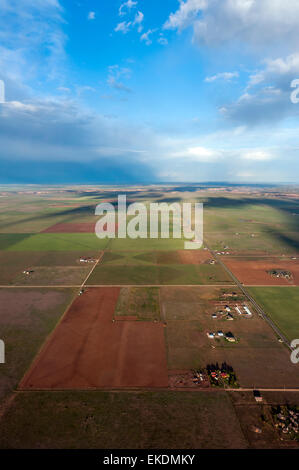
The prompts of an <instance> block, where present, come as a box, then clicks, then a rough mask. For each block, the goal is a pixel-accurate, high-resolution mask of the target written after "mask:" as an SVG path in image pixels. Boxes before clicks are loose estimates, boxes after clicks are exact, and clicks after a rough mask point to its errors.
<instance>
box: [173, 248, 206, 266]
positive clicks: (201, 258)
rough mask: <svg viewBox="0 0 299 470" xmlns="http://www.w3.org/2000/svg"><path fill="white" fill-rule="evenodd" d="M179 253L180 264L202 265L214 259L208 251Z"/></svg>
mask: <svg viewBox="0 0 299 470" xmlns="http://www.w3.org/2000/svg"><path fill="white" fill-rule="evenodd" d="M178 253H179V257H180V264H202V263H207V262H209V261H211V260H212V259H213V256H212V255H211V253H210V252H209V251H208V250H191V251H188V250H180V251H179V252H178Z"/></svg>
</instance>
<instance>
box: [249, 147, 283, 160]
mask: <svg viewBox="0 0 299 470" xmlns="http://www.w3.org/2000/svg"><path fill="white" fill-rule="evenodd" d="M241 156H242V158H244V159H245V160H254V161H268V160H273V158H275V157H274V155H273V154H271V152H270V151H266V150H261V149H251V150H247V151H245V152H242V153H241Z"/></svg>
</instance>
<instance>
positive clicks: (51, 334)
mask: <svg viewBox="0 0 299 470" xmlns="http://www.w3.org/2000/svg"><path fill="white" fill-rule="evenodd" d="M76 296H77V293H75V292H74V295H73V296H72V298H71V300H70V302H69V303H68V305H67V307H66V309H65V311H64V313H63V314H62V315H61V317H60V318H59V320H58V322H57V323H56V325H55V326H54V328H53V330H52V331H50V333H49V334H48V335H47V336H46V338H45V340H44V341H43V343H42V344H41V346H40V348H39V349H38V351H37V353H36V354H35V356H34V358H33V359H32V361H31V362H30V364H29V366H28V368H27V370H26V372H25V373H24V375H23V376H22V377H21V379H20V380H19V382H18V385H17V387H16V391H18V390H19V387H20V386H21V384H22V383H23V382H24V380H25V379H26V378H27V376H28V375H29V373H30V372H31V371H32V370H33V368H34V367H35V366H36V364H37V362H38V360H39V358H40V355H41V353H42V352H43V350H44V349H45V348H46V346H47V345H48V344H49V342H50V339H51V338H52V336H53V335H54V333H55V331H56V329H57V328H58V327H59V325H60V324H61V323H62V321H63V320H64V318H65V317H66V315H67V313H68V311H69V309H70V308H71V306H72V305H73V302H74V300H75V298H76Z"/></svg>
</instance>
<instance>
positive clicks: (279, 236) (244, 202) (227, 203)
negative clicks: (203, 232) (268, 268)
mask: <svg viewBox="0 0 299 470" xmlns="http://www.w3.org/2000/svg"><path fill="white" fill-rule="evenodd" d="M199 202H203V203H204V207H206V208H208V209H240V210H242V211H243V209H244V212H243V214H245V213H246V212H245V211H246V208H248V207H249V206H251V207H252V206H264V207H265V206H266V207H269V208H271V209H277V210H279V211H281V212H282V213H283V214H285V215H286V216H287V217H290V219H289V221H290V224H289V227H287V228H286V230H285V231H281V230H278V229H277V228H275V227H274V225H272V226H271V227H267V226H265V231H266V232H268V233H269V234H271V236H272V237H274V238H275V239H276V240H278V241H280V242H281V243H283V244H285V245H287V246H288V247H289V248H291V249H292V250H294V251H299V200H298V199H297V200H296V199H290V200H284V199H278V198H277V199H274V198H273V199H270V198H269V199H268V198H265V199H264V198H255V197H252V198H250V197H246V198H227V197H211V198H203V199H202V200H199ZM290 226H291V228H290ZM292 234H293V235H292Z"/></svg>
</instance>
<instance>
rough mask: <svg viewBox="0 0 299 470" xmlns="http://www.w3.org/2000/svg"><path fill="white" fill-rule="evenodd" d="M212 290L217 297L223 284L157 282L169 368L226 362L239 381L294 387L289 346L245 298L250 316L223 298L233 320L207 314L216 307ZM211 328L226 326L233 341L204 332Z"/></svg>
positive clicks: (295, 378)
mask: <svg viewBox="0 0 299 470" xmlns="http://www.w3.org/2000/svg"><path fill="white" fill-rule="evenodd" d="M232 290H233V289H232ZM226 291H227V289H226ZM217 292H218V299H219V298H222V292H223V289H219V288H218V289H217V288H207V287H199V288H186V287H185V288H183V287H176V288H175V289H174V288H171V287H163V288H161V294H160V296H161V309H162V315H164V316H165V317H166V321H167V328H166V338H167V358H168V367H169V369H186V370H187V369H191V368H198V367H206V366H207V365H208V364H215V363H216V362H218V363H219V364H221V363H222V362H226V363H227V364H229V365H231V366H232V367H233V368H234V370H235V371H236V374H237V377H238V381H239V383H240V385H241V386H242V387H264V388H271V387H277V388H284V387H290V388H292V387H295V388H296V387H299V376H298V374H297V373H296V371H297V365H295V364H292V362H291V360H290V353H289V351H288V350H287V349H286V348H285V347H284V346H283V345H282V344H281V343H279V342H278V341H277V338H276V335H275V334H274V332H273V331H272V330H271V328H270V327H269V326H268V325H267V324H266V323H265V321H264V320H263V319H262V318H261V317H260V316H259V315H258V314H257V313H256V312H255V310H254V308H253V307H252V306H251V305H250V304H249V303H248V302H246V304H247V305H248V306H249V308H250V310H251V312H252V313H253V315H252V317H250V318H244V317H243V316H240V315H238V314H236V312H235V309H234V305H235V304H236V303H238V302H235V301H230V300H228V299H226V300H225V301H224V304H225V303H229V305H230V306H231V313H232V314H233V317H234V320H233V321H227V320H226V319H225V317H224V318H223V317H221V316H219V317H217V319H213V318H212V313H213V312H215V311H216V310H218V308H219V307H217V302H216V303H215V299H216V298H217ZM243 303H244V301H243V302H240V304H243ZM217 331H222V332H223V333H227V332H232V333H233V334H234V336H235V337H236V338H237V342H236V343H228V342H227V341H225V339H223V338H221V339H220V338H215V339H213V340H211V339H209V338H208V337H207V333H208V332H217Z"/></svg>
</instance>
